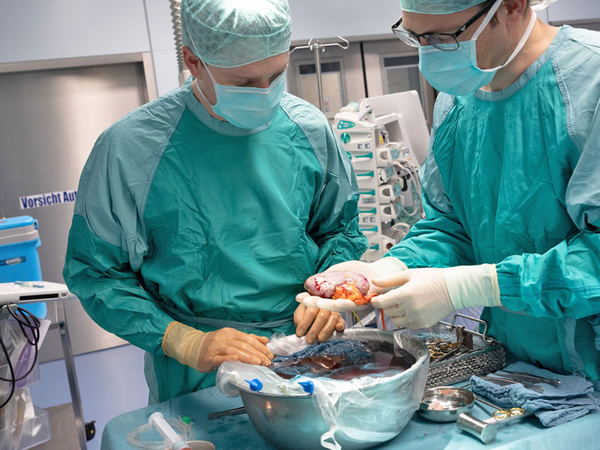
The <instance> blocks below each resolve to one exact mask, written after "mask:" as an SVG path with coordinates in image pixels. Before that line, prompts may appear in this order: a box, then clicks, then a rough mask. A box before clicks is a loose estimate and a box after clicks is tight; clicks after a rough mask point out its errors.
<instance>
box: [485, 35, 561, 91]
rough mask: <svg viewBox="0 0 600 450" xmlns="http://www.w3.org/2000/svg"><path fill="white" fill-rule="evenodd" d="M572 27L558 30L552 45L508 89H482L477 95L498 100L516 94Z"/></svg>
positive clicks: (554, 50)
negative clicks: (490, 90)
mask: <svg viewBox="0 0 600 450" xmlns="http://www.w3.org/2000/svg"><path fill="white" fill-rule="evenodd" d="M570 28H571V27H570V26H569V25H563V26H562V27H560V29H559V30H558V33H557V34H556V36H555V37H554V40H553V41H552V42H551V43H550V46H549V47H548V48H547V49H546V51H545V52H544V53H542V55H541V56H540V57H539V58H538V59H537V60H536V61H534V62H533V64H531V65H530V66H529V67H528V68H527V69H526V70H525V72H523V75H521V76H520V77H519V78H518V79H517V81H515V82H514V83H513V84H511V85H510V86H508V87H507V88H506V89H503V90H501V91H495V92H487V91H482V90H481V89H479V90H477V91H475V96H476V97H477V98H478V99H480V100H485V101H488V102H497V101H500V100H504V99H506V98H508V97H511V96H513V95H515V94H516V93H517V92H519V91H520V90H521V89H523V88H524V87H525V86H526V85H527V83H529V81H531V79H532V78H533V77H534V76H535V75H536V74H537V73H538V72H539V70H540V69H541V68H542V66H543V65H544V64H546V62H547V61H548V60H549V59H550V58H551V57H552V55H553V54H554V53H555V52H556V50H557V48H558V47H559V46H560V45H561V44H562V43H563V41H564V40H565V38H566V37H567V30H568V29H570Z"/></svg>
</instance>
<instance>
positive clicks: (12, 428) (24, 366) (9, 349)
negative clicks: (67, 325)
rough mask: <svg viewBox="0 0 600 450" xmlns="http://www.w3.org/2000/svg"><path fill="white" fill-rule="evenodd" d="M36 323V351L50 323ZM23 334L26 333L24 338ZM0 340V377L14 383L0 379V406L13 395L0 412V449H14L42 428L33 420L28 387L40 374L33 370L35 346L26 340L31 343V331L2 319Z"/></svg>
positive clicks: (15, 322)
mask: <svg viewBox="0 0 600 450" xmlns="http://www.w3.org/2000/svg"><path fill="white" fill-rule="evenodd" d="M22 320H25V319H22ZM39 323H40V324H39V325H40V326H39V341H38V345H37V347H38V349H39V348H40V346H41V344H42V342H43V340H44V337H45V335H46V332H47V331H48V329H49V327H50V324H51V322H50V321H49V320H43V319H41V320H39ZM23 333H27V337H26V336H25V335H24V334H23ZM0 338H1V339H2V343H3V345H4V348H3V349H2V351H0V377H1V378H2V379H4V380H13V379H14V380H16V381H15V382H14V383H13V382H12V381H1V380H0V404H2V403H4V402H5V401H6V400H7V398H8V397H9V396H10V395H11V393H12V397H11V398H10V401H9V402H8V403H7V404H6V405H5V406H4V407H3V408H1V409H0V449H3V450H13V449H15V450H16V449H17V448H19V446H20V443H21V442H22V441H23V440H24V439H28V438H30V437H32V436H37V435H38V434H39V433H40V432H41V431H40V429H39V428H40V427H41V426H43V424H42V423H41V422H40V421H38V420H35V419H36V415H37V413H36V411H35V407H34V405H33V402H32V400H31V394H30V392H29V386H30V385H32V384H34V383H35V382H37V380H38V379H39V372H38V370H37V368H36V367H34V363H35V362H36V354H35V346H34V345H31V344H29V343H28V341H27V339H29V340H31V341H34V337H33V331H32V329H30V328H27V327H23V329H21V327H20V326H19V324H18V323H17V321H16V320H15V319H14V318H13V317H9V318H3V319H2V326H0ZM5 352H6V353H5ZM7 355H8V357H9V358H10V364H9V361H8V360H7ZM46 431H47V430H46Z"/></svg>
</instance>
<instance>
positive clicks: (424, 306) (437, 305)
mask: <svg viewBox="0 0 600 450" xmlns="http://www.w3.org/2000/svg"><path fill="white" fill-rule="evenodd" d="M372 283H373V284H374V285H375V286H378V287H380V288H391V287H395V289H392V290H390V291H389V292H387V293H385V294H382V295H378V296H377V297H374V298H373V300H371V304H372V305H373V306H374V307H375V308H381V309H383V312H384V313H385V314H386V315H387V316H389V317H391V319H392V323H393V324H394V325H396V326H397V327H407V328H412V329H418V328H429V327H431V326H433V325H435V324H436V323H437V322H439V321H440V320H441V319H443V318H444V317H446V316H448V315H449V314H451V313H452V312H453V311H456V310H458V309H462V308H468V307H474V306H501V305H502V304H501V303H500V289H499V287H498V276H497V274H496V266H495V265H493V264H482V265H478V266H459V267H452V268H448V269H411V270H406V271H404V272H400V273H397V274H395V275H391V276H388V277H385V278H375V279H373V280H372Z"/></svg>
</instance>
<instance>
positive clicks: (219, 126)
mask: <svg viewBox="0 0 600 450" xmlns="http://www.w3.org/2000/svg"><path fill="white" fill-rule="evenodd" d="M193 79H194V78H193V77H189V78H188V80H187V81H186V82H185V84H184V86H183V91H184V92H183V99H184V101H185V104H186V106H187V107H188V108H189V109H190V111H192V113H194V115H195V116H196V117H197V118H198V119H199V120H200V122H202V123H203V124H204V125H206V126H207V127H208V128H210V129H211V130H213V131H214V132H216V133H219V134H223V135H225V136H250V135H252V134H256V133H258V132H259V131H262V130H265V129H267V128H269V126H270V125H271V122H269V123H268V124H266V125H263V126H262V127H258V128H254V129H251V130H248V129H245V128H239V127H236V126H235V125H232V124H231V123H229V122H224V121H222V120H219V119H216V118H214V117H213V116H211V115H210V113H209V112H208V111H207V110H206V108H205V107H204V105H203V104H202V103H200V101H198V99H197V98H196V96H195V95H194V91H193V90H192V81H193Z"/></svg>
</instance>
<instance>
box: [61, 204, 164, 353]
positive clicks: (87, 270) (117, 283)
mask: <svg viewBox="0 0 600 450" xmlns="http://www.w3.org/2000/svg"><path fill="white" fill-rule="evenodd" d="M63 275H64V277H65V281H66V283H67V285H68V286H69V289H70V291H71V292H72V293H73V294H75V295H76V296H77V297H78V298H79V300H80V301H81V305H82V306H83V308H84V309H85V311H86V312H87V313H88V314H89V316H90V317H91V318H92V319H93V320H94V322H96V323H97V324H98V325H100V326H101V327H102V328H104V329H105V330H107V331H109V332H111V333H113V334H115V335H117V336H119V337H120V338H122V339H125V340H126V341H128V342H130V343H132V344H133V345H135V346H137V347H140V348H142V349H143V350H146V351H148V352H151V353H159V354H164V353H163V351H162V347H161V343H162V338H163V335H164V333H165V331H166V329H167V326H168V324H169V323H170V322H172V321H173V319H172V318H171V317H170V316H169V315H168V314H167V313H165V312H164V311H163V310H162V309H161V307H160V306H159V305H158V304H157V302H156V300H154V299H153V298H152V296H151V295H150V294H149V293H148V292H146V291H145V290H144V289H143V288H142V287H141V286H140V282H139V280H138V278H137V276H136V274H135V273H134V272H132V271H131V268H130V267H129V263H128V256H127V254H126V252H124V251H123V250H122V249H120V248H119V247H116V246H114V245H112V244H109V243H108V242H106V241H103V240H102V239H100V238H99V237H98V236H96V235H95V234H94V233H92V232H91V231H90V229H89V228H88V226H87V224H86V221H85V218H83V217H82V216H80V215H78V214H75V215H74V217H73V224H72V226H71V230H70V232H69V245H68V249H67V258H66V264H65V268H64V272H63Z"/></svg>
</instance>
